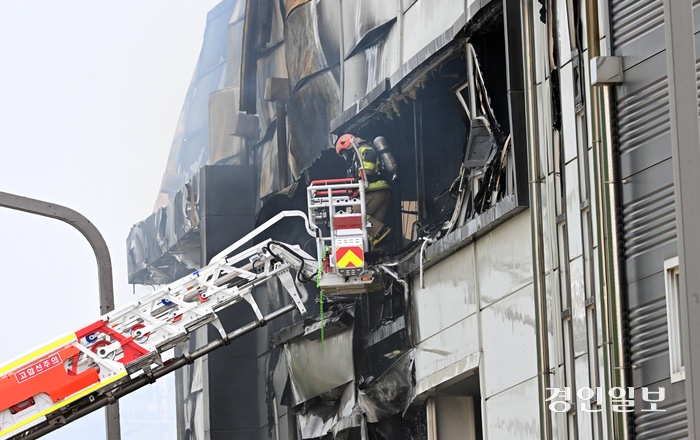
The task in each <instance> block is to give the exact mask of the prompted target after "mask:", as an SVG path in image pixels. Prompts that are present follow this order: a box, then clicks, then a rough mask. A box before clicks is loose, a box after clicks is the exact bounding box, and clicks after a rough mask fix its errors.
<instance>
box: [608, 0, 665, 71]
mask: <svg viewBox="0 0 700 440" xmlns="http://www.w3.org/2000/svg"><path fill="white" fill-rule="evenodd" d="M610 13H611V15H612V36H613V51H614V52H615V55H622V56H625V57H630V58H627V59H625V60H624V63H625V64H634V63H637V62H640V61H642V60H644V59H645V58H648V57H649V56H651V55H654V54H656V53H659V52H661V51H662V50H664V48H665V38H664V26H663V25H664V5H663V1H662V0H619V1H613V2H611V4H610ZM625 67H628V66H625Z"/></svg>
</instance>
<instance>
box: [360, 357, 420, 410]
mask: <svg viewBox="0 0 700 440" xmlns="http://www.w3.org/2000/svg"><path fill="white" fill-rule="evenodd" d="M414 361H415V351H414V350H411V351H409V352H408V353H406V354H404V355H402V356H401V357H400V358H398V359H397V360H396V362H394V364H393V365H392V366H391V367H389V369H388V370H387V371H385V372H384V373H383V374H382V375H381V376H379V377H378V378H377V380H375V381H374V382H372V383H371V384H370V385H369V386H367V388H365V389H362V390H359V392H358V401H359V404H360V408H361V409H362V412H363V413H364V414H365V417H366V418H367V421H368V422H370V423H377V422H379V421H380V420H384V419H386V418H387V417H390V416H393V415H394V414H398V413H403V412H404V411H406V409H407V408H408V405H409V404H410V403H411V401H412V400H413V396H414V389H413V388H414V385H415V384H414V383H413V370H414Z"/></svg>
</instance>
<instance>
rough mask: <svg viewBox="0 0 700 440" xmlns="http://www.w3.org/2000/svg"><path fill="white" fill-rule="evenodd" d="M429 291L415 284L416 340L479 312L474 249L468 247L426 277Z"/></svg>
mask: <svg viewBox="0 0 700 440" xmlns="http://www.w3.org/2000/svg"><path fill="white" fill-rule="evenodd" d="M424 279H425V286H426V287H425V289H422V288H421V287H420V281H419V280H418V278H416V279H415V282H414V283H413V311H414V313H415V314H414V321H415V324H416V331H415V334H416V341H417V342H420V341H423V340H425V339H428V338H429V337H431V336H433V335H435V334H436V333H437V332H439V331H441V330H444V329H446V328H447V327H449V326H451V325H453V324H455V323H456V322H458V321H460V320H462V319H464V318H465V317H467V316H469V315H471V314H473V313H475V312H476V310H477V303H476V301H477V296H476V293H477V292H476V280H475V273H474V246H473V245H472V246H468V247H466V248H464V249H462V250H461V251H459V252H457V253H456V254H454V255H453V256H451V257H449V258H447V259H446V260H445V261H442V262H441V263H440V264H438V265H436V266H434V267H432V268H430V269H429V270H427V271H426V272H425V274H424Z"/></svg>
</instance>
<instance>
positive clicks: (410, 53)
mask: <svg viewBox="0 0 700 440" xmlns="http://www.w3.org/2000/svg"><path fill="white" fill-rule="evenodd" d="M438 11H439V12H438ZM466 12H467V11H465V4H464V2H462V1H453V0H433V1H429V0H418V1H417V2H416V3H415V4H414V5H413V6H411V8H410V9H409V10H408V11H406V13H405V14H404V24H403V26H404V35H403V54H402V59H403V60H410V59H411V58H413V57H414V56H415V55H417V54H418V52H420V51H421V49H423V48H424V47H426V46H428V44H429V43H430V42H431V41H433V40H435V39H436V38H438V37H439V36H440V35H441V34H442V33H444V32H445V30H447V29H449V28H451V27H452V25H453V24H454V23H455V20H457V19H459V18H460V16H462V14H466ZM418 30H420V31H418Z"/></svg>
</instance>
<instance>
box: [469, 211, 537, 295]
mask: <svg viewBox="0 0 700 440" xmlns="http://www.w3.org/2000/svg"><path fill="white" fill-rule="evenodd" d="M529 245H530V218H529V217H528V215H527V214H521V215H519V216H518V217H516V218H515V219H513V220H511V221H509V222H508V226H507V227H502V228H498V229H496V230H495V231H493V232H492V233H491V234H488V235H486V236H485V237H483V238H482V239H481V240H479V241H478V242H477V243H476V261H478V264H477V276H478V279H479V295H480V297H481V307H486V306H487V305H488V304H491V303H493V302H494V301H498V300H499V299H500V298H503V297H504V296H505V295H507V294H509V293H512V292H515V291H516V290H519V289H521V288H522V287H523V286H525V285H527V284H529V283H531V282H532V256H531V253H530V246H529Z"/></svg>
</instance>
